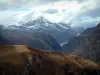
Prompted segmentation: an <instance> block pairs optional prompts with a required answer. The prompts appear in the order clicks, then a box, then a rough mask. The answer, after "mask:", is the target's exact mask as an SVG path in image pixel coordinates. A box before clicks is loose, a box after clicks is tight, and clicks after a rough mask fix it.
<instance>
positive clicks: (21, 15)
mask: <svg viewBox="0 0 100 75" xmlns="http://www.w3.org/2000/svg"><path fill="white" fill-rule="evenodd" d="M1 1H3V0H1ZM4 1H6V0H4ZM80 1H81V2H80ZM7 2H10V3H8V5H10V6H11V7H12V6H14V8H16V7H17V8H16V9H17V10H16V9H12V8H11V7H9V8H8V10H5V11H0V24H12V23H17V22H19V21H24V22H27V21H29V20H32V19H35V18H37V17H38V16H44V17H45V18H46V19H48V20H50V21H53V22H59V21H63V22H67V23H71V24H72V25H81V24H83V23H84V24H85V23H87V22H89V23H90V22H91V23H97V22H99V21H100V18H99V12H100V10H99V9H100V0H83V1H82V0H42V1H40V0H13V1H12V0H7V1H6V2H2V3H4V4H5V3H7ZM19 2H20V3H22V5H21V4H18V3H19ZM40 2H42V3H40ZM51 13H52V14H51ZM97 14H98V15H97ZM93 16H94V17H93Z"/></svg>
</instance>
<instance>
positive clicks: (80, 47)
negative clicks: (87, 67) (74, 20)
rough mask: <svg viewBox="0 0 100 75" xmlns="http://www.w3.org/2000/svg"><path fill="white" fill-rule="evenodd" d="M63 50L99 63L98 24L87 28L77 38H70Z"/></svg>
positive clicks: (99, 37)
mask: <svg viewBox="0 0 100 75" xmlns="http://www.w3.org/2000/svg"><path fill="white" fill-rule="evenodd" d="M63 48H64V49H65V50H67V49H68V51H69V52H70V53H71V52H72V54H74V55H79V56H82V57H86V58H89V59H91V60H93V61H95V62H97V63H100V23H99V24H98V25H97V26H96V27H92V28H88V29H87V30H85V31H84V32H83V33H81V34H80V35H79V36H76V37H74V38H71V39H70V41H69V42H68V43H67V44H65V45H64V46H63Z"/></svg>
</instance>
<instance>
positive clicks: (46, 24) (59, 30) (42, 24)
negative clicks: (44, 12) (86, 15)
mask: <svg viewBox="0 0 100 75" xmlns="http://www.w3.org/2000/svg"><path fill="white" fill-rule="evenodd" d="M8 28H10V29H21V30H29V31H30V30H33V31H37V32H42V33H46V34H49V35H51V36H52V37H53V38H55V39H56V40H57V41H58V42H59V43H63V42H67V41H68V40H69V38H70V37H73V36H75V35H77V33H81V32H82V31H84V28H83V29H82V28H77V27H76V28H72V27H71V26H70V25H68V24H66V23H63V22H59V23H52V22H50V21H48V20H47V19H45V18H44V17H38V18H37V19H34V20H32V21H29V22H27V23H23V24H21V25H20V26H17V25H11V26H8ZM79 29H80V30H79Z"/></svg>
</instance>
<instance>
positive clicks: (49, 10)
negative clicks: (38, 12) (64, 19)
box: [42, 9, 58, 14]
mask: <svg viewBox="0 0 100 75" xmlns="http://www.w3.org/2000/svg"><path fill="white" fill-rule="evenodd" d="M42 13H48V14H56V13H58V10H57V9H48V10H45V11H43V12H42Z"/></svg>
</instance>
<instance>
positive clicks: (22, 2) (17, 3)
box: [0, 0, 84, 10]
mask: <svg viewBox="0 0 100 75" xmlns="http://www.w3.org/2000/svg"><path fill="white" fill-rule="evenodd" d="M57 1H65V0H7V1H6V0H0V10H5V9H10V8H21V7H33V6H36V5H42V4H48V3H53V2H57ZM66 1H78V2H82V1H84V0H66Z"/></svg>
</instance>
